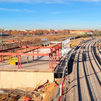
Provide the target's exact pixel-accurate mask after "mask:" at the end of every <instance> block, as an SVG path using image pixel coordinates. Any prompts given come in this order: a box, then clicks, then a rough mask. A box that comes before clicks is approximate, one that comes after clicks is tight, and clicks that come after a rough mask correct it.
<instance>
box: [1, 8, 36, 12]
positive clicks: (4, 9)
mask: <svg viewBox="0 0 101 101" xmlns="http://www.w3.org/2000/svg"><path fill="white" fill-rule="evenodd" d="M0 11H8V12H26V13H35V11H33V10H29V9H9V8H0Z"/></svg>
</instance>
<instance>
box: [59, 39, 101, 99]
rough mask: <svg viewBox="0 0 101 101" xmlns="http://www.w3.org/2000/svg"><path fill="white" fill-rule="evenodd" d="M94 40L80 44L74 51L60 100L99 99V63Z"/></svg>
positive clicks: (100, 86)
mask: <svg viewBox="0 0 101 101" xmlns="http://www.w3.org/2000/svg"><path fill="white" fill-rule="evenodd" d="M94 42H95V40H91V41H88V42H86V43H84V44H82V46H81V47H80V48H79V49H78V50H77V51H76V52H75V58H74V62H73V67H71V68H72V72H71V73H70V74H69V75H68V76H67V77H66V81H65V84H64V92H63V97H62V100H61V101H101V65H100V64H99V62H98V60H97V59H96V57H95V54H94V51H93V46H94Z"/></svg>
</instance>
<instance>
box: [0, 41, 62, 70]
mask: <svg viewBox="0 0 101 101" xmlns="http://www.w3.org/2000/svg"><path fill="white" fill-rule="evenodd" d="M39 49H49V50H50V52H49V53H39ZM61 50H62V43H58V44H55V45H52V46H47V47H41V46H37V45H36V44H35V43H34V42H33V41H20V42H14V43H8V44H2V45H0V62H2V63H3V62H4V61H5V60H4V57H5V56H8V57H9V59H10V58H11V56H16V57H18V68H21V57H22V56H27V63H28V57H29V56H33V61H34V56H37V57H39V56H49V68H51V69H52V70H54V69H55V68H56V66H57V65H58V64H59V63H60V58H61V56H62V53H61ZM35 51H36V53H35Z"/></svg>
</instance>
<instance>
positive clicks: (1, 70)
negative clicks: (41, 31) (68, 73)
mask: <svg viewBox="0 0 101 101" xmlns="http://www.w3.org/2000/svg"><path fill="white" fill-rule="evenodd" d="M43 40H45V39H43ZM43 44H44V45H39V44H37V43H35V42H34V41H14V40H9V42H4V43H1V44H0V82H1V83H0V88H1V89H4V90H5V89H6V90H7V89H22V88H24V89H26V88H33V89H35V88H36V87H40V86H41V85H45V84H46V83H47V82H49V83H52V82H54V80H55V76H56V75H58V74H57V71H58V70H57V67H58V66H59V65H60V64H61V62H62V61H63V59H62V58H63V56H64V55H65V54H66V53H67V52H68V51H69V50H70V39H67V40H65V41H63V42H62V41H59V42H56V41H52V42H43ZM67 48H68V50H67ZM5 84H6V85H5ZM4 90H3V91H4ZM1 91H2V90H1ZM22 101H23V100H22Z"/></svg>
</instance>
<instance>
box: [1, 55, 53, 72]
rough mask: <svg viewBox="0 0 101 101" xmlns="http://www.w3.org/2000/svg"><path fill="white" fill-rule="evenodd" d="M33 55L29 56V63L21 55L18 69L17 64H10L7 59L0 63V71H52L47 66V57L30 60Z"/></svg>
mask: <svg viewBox="0 0 101 101" xmlns="http://www.w3.org/2000/svg"><path fill="white" fill-rule="evenodd" d="M32 59H33V57H32V56H30V57H29V60H30V61H29V63H28V64H27V62H26V60H27V57H22V64H21V68H20V69H18V65H10V64H9V63H8V62H7V61H6V62H5V63H0V71H28V72H32V71H33V72H52V69H50V68H49V59H48V57H39V58H38V59H37V58H36V59H35V60H34V61H32Z"/></svg>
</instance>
